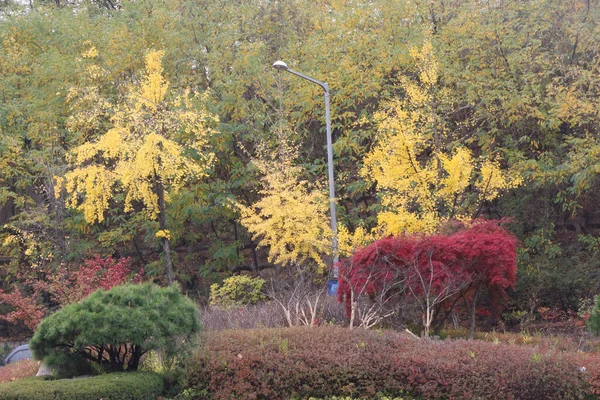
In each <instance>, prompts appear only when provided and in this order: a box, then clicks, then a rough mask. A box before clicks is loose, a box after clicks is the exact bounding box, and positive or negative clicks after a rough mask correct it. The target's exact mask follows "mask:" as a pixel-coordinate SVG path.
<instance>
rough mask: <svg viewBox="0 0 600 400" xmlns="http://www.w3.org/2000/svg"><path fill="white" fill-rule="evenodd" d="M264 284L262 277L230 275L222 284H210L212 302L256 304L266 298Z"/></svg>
mask: <svg viewBox="0 0 600 400" xmlns="http://www.w3.org/2000/svg"><path fill="white" fill-rule="evenodd" d="M264 284H265V281H264V279H262V278H260V277H256V278H251V277H249V276H248V275H235V276H230V277H229V278H227V279H225V280H224V281H223V284H222V285H218V284H216V283H215V284H213V285H211V286H210V304H212V305H216V306H222V307H232V306H237V305H247V304H256V303H258V302H259V301H261V300H264V299H265V296H264V295H263V294H262V289H263V286H264Z"/></svg>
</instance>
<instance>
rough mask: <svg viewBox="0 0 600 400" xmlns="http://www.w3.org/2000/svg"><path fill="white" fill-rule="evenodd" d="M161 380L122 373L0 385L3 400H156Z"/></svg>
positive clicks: (151, 376) (140, 373) (154, 376)
mask: <svg viewBox="0 0 600 400" xmlns="http://www.w3.org/2000/svg"><path fill="white" fill-rule="evenodd" d="M162 389H163V381H162V377H161V376H160V375H158V374H154V373H151V372H121V373H112V374H105V375H99V376H94V377H91V378H80V379H61V380H45V379H44V378H42V377H38V378H25V379H21V380H18V381H14V382H8V383H1V384H0V400H23V399H27V400H56V399H60V400H98V399H106V400H108V399H110V400H146V399H148V400H150V399H152V400H155V399H156V398H157V397H158V396H160V395H161V393H162Z"/></svg>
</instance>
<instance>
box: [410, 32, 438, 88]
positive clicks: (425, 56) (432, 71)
mask: <svg viewBox="0 0 600 400" xmlns="http://www.w3.org/2000/svg"><path fill="white" fill-rule="evenodd" d="M409 54H410V56H411V58H412V59H413V61H414V62H415V64H417V65H418V69H419V80H420V81H421V83H422V84H423V85H424V86H433V85H435V84H437V81H438V78H439V74H438V70H439V64H438V61H437V58H436V57H435V55H434V54H433V45H432V44H431V42H430V41H429V40H427V41H425V43H423V47H422V48H421V50H419V48H418V47H412V48H411V49H410V50H409Z"/></svg>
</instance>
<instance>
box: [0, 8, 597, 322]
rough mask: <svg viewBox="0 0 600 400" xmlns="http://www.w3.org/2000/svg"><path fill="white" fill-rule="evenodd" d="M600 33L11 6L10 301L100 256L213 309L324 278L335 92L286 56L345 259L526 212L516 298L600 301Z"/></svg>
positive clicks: (3, 71)
mask: <svg viewBox="0 0 600 400" xmlns="http://www.w3.org/2000/svg"><path fill="white" fill-rule="evenodd" d="M598 21H600V8H599V7H598V6H597V5H596V4H595V3H594V2H590V1H587V0H567V1H560V0H540V1H521V2H511V1H505V2H481V1H476V0H453V1H437V0H436V1H429V0H416V1H410V2H397V1H393V0H373V1H368V2H367V1H353V2H347V1H342V0H333V1H327V2H324V1H316V2H315V1H312V2H310V1H308V0H290V1H285V2H273V1H267V2H265V1H257V0H250V1H244V2H241V3H240V2H231V1H225V0H211V1H208V0H194V1H192V0H173V1H168V2H164V1H159V0H144V1H130V0H122V1H92V0H89V1H88V0H82V1H58V2H45V1H39V2H37V1H34V2H32V4H18V3H17V2H11V1H9V2H4V3H3V4H2V6H0V206H1V207H0V219H1V222H2V229H1V231H0V243H1V247H0V261H1V263H0V271H1V273H0V275H1V276H3V277H4V280H3V282H2V289H4V290H5V292H6V293H12V291H13V290H15V289H18V290H19V291H20V293H31V292H32V289H31V285H30V284H29V283H28V282H30V281H29V279H34V278H36V277H38V276H39V275H40V274H42V273H44V274H45V273H47V272H55V271H58V270H60V269H61V268H63V267H65V266H66V267H68V268H73V269H77V268H78V265H79V264H80V262H81V260H83V259H85V258H89V257H90V255H91V254H93V253H97V254H98V255H99V256H102V257H107V256H113V257H115V258H121V257H130V258H131V263H132V264H131V265H132V269H133V270H134V271H137V270H139V269H142V268H143V269H144V271H145V273H146V274H147V275H148V276H150V277H152V278H154V279H156V280H157V281H160V280H164V281H165V282H171V281H175V280H176V281H179V282H180V283H181V284H182V285H183V286H184V287H185V288H187V289H190V290H193V291H194V292H195V293H198V295H204V296H208V288H209V286H210V283H212V282H213V281H218V280H220V279H222V278H225V277H227V276H229V275H231V274H232V273H235V272H239V271H242V270H250V271H254V272H257V271H259V270H262V269H264V268H273V267H278V268H279V267H281V266H284V265H288V264H290V263H303V264H315V265H321V266H322V265H324V264H328V263H329V260H330V259H331V254H329V253H330V248H331V247H330V246H329V244H328V243H329V240H330V235H331V232H330V229H329V228H328V225H329V224H328V218H329V215H328V210H327V207H326V201H327V192H326V190H325V187H326V186H325V185H323V182H324V181H325V180H324V179H325V177H326V175H327V174H326V171H327V162H326V159H327V158H326V138H325V123H324V118H325V115H324V113H325V111H324V105H323V98H322V93H321V90H320V88H318V87H317V86H316V85H312V84H310V83H309V82H306V81H304V80H300V79H296V78H294V77H292V76H291V75H286V74H284V73H277V71H275V70H273V69H272V68H271V65H272V63H273V62H274V61H275V60H279V59H281V60H284V61H286V62H287V63H288V65H290V67H291V68H293V69H294V70H297V71H300V72H302V73H304V74H306V75H308V76H311V77H314V78H316V79H318V80H320V81H323V82H327V83H328V85H329V88H330V91H331V119H332V121H331V122H332V130H333V141H334V143H333V150H334V160H335V161H334V167H335V184H336V193H337V198H336V199H335V201H336V202H337V208H338V213H339V215H338V220H339V225H340V226H339V229H338V231H339V233H340V249H341V251H342V252H343V253H342V254H341V255H342V256H343V255H351V254H352V251H354V249H355V248H356V247H357V246H365V245H366V244H368V243H370V242H372V241H374V240H378V239H381V238H382V237H384V236H385V235H388V234H400V233H427V234H435V233H436V232H437V233H439V229H440V226H443V225H444V224H445V223H447V222H448V221H451V220H453V219H459V220H462V221H468V220H470V219H471V218H474V217H476V218H486V219H499V218H503V217H512V218H514V221H516V223H515V224H514V228H513V229H514V232H515V234H516V235H517V237H518V238H519V239H520V240H521V242H522V243H523V247H522V248H521V249H520V250H519V251H518V258H517V260H518V261H517V262H518V270H519V274H518V276H519V278H518V282H517V285H516V288H515V292H514V297H513V301H514V304H513V305H514V307H516V308H523V307H530V306H531V305H532V304H533V305H536V306H541V305H547V306H550V305H552V306H556V307H560V308H563V309H577V308H578V307H579V300H580V299H581V298H591V297H592V296H593V294H595V293H596V292H597V290H598V289H599V288H600V280H599V279H598V276H597V273H596V269H597V268H598V266H599V264H598V258H597V254H598V251H599V250H598V249H600V245H599V243H600V239H599V237H600V235H599V234H600V231H599V228H600V220H599V214H598V212H597V207H596V205H597V203H598V198H597V197H598V193H600V191H599V190H598V188H599V183H600V179H598V177H599V176H600V175H599V170H598V168H597V165H598V162H597V161H598V160H597V159H598V154H599V153H600V150H599V149H600V142H599V140H598V132H599V128H598V116H599V111H598V110H600V105H599V103H598V102H599V100H598V99H599V98H600V96H598V94H599V93H598V91H599V90H600V89H599V88H600V86H599V85H598V79H599V78H598V76H599V74H598V65H599V64H598V60H599V57H600V28H599V24H598ZM284 132H285V134H284ZM282 135H283V136H282ZM286 146H292V147H293V149H294V152H293V156H291V157H287V158H286V157H284V158H281V157H279V156H278V155H279V154H283V153H285V151H287V150H286ZM282 152H283V153H282ZM55 177H58V178H59V179H58V180H56V179H55ZM59 183H60V184H59ZM63 184H64V186H63ZM275 211H276V212H275ZM311 239H312V240H311ZM566 265H569V266H570V267H569V268H566V267H565V266H566ZM42 301H44V300H42ZM534 308H535V307H534ZM10 311H11V310H6V312H10ZM2 312H5V311H4V310H3V311H2Z"/></svg>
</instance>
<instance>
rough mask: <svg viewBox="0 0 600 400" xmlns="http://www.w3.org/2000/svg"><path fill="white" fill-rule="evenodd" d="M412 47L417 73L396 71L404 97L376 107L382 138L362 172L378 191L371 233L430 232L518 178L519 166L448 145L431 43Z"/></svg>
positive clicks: (471, 210)
mask: <svg viewBox="0 0 600 400" xmlns="http://www.w3.org/2000/svg"><path fill="white" fill-rule="evenodd" d="M410 54H411V57H412V58H413V61H414V62H415V65H416V69H417V72H418V77H419V79H418V80H417V81H411V80H409V79H408V78H401V79H400V82H401V84H402V88H403V89H404V93H405V96H404V98H403V99H402V100H400V99H394V100H392V101H390V102H388V103H385V104H384V105H383V107H382V108H381V110H380V111H379V112H378V113H377V114H376V118H377V120H378V122H379V129H378V132H379V141H378V143H377V145H376V146H375V147H374V148H373V149H372V151H371V152H370V153H369V154H367V156H366V157H365V160H364V167H363V169H362V171H361V175H362V176H363V177H364V178H365V179H367V180H368V181H371V182H373V183H376V184H377V191H378V192H379V197H380V201H381V206H382V211H381V212H380V213H379V215H378V227H377V228H376V229H375V232H374V233H375V234H376V235H383V236H385V235H397V234H402V233H417V232H419V233H432V232H435V231H436V229H437V228H438V227H439V226H440V224H441V223H442V222H444V221H445V220H448V219H468V218H470V217H473V216H474V212H475V211H476V210H477V209H478V207H477V206H478V204H480V203H481V202H482V201H490V200H493V199H495V198H497V197H498V196H499V195H500V194H501V193H502V192H503V191H505V190H507V189H511V188H515V187H517V186H519V185H520V184H521V183H522V179H521V178H520V176H519V175H518V174H517V173H516V172H512V171H508V172H507V171H504V170H502V169H501V168H500V165H499V163H498V162H493V161H490V160H481V159H476V158H474V157H473V154H472V153H471V151H470V150H469V149H468V148H466V147H464V146H458V147H455V148H454V150H453V151H449V150H447V148H446V147H450V146H449V145H450V138H449V137H448V133H447V132H446V129H447V128H446V124H445V121H444V113H443V110H442V109H440V107H441V105H442V104H444V102H445V101H447V100H446V99H445V98H444V96H445V93H446V92H445V90H444V89H443V88H439V87H438V86H439V84H438V81H439V73H440V71H439V67H438V63H437V60H436V58H435V56H434V54H433V47H432V45H431V43H430V42H425V43H424V45H423V47H422V49H420V50H419V49H417V48H413V49H411V50H410ZM448 103H450V102H448ZM450 104H451V103H450ZM510 176H512V179H511V178H510ZM473 199H475V201H474V200H473Z"/></svg>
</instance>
